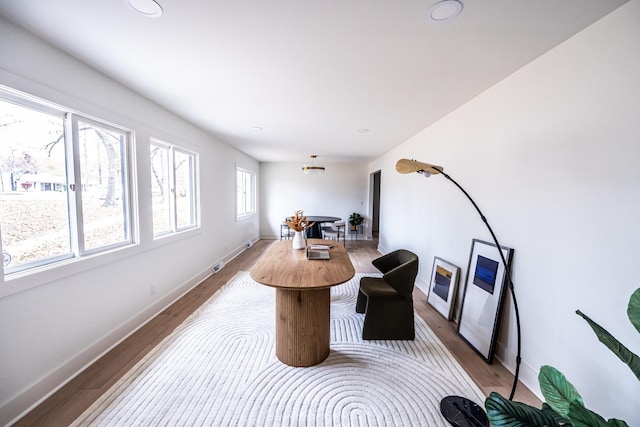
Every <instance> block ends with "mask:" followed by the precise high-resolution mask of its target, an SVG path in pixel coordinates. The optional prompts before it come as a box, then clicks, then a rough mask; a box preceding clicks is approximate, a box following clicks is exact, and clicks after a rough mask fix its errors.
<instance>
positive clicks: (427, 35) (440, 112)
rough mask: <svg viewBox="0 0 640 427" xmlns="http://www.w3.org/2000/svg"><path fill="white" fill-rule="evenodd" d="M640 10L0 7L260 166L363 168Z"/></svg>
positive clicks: (209, 0)
mask: <svg viewBox="0 0 640 427" xmlns="http://www.w3.org/2000/svg"><path fill="white" fill-rule="evenodd" d="M626 1H627V0H562V1H558V0H482V1H479V0H462V2H463V3H464V9H463V11H462V14H461V15H460V16H459V17H458V18H457V19H455V20H454V21H451V22H448V23H434V22H431V21H429V20H428V19H427V17H426V16H427V10H428V9H429V7H430V6H431V5H432V4H433V3H435V0H340V1H337V0H324V1H317V0H295V1H294V0H158V2H159V3H160V4H161V5H162V8H163V9H164V14H163V15H162V16H161V17H160V18H147V17H143V16H141V15H138V14H136V13H135V12H133V11H132V9H131V8H130V7H129V6H128V5H127V4H126V3H125V1H124V0H55V1H52V0H0V15H3V16H4V17H6V18H8V19H9V20H11V21H13V22H15V23H17V24H18V25H21V26H23V27H25V28H27V29H28V30H30V31H32V32H34V33H36V34H38V35H39V36H41V37H43V38H44V39H46V40H48V41H49V42H51V43H52V44H54V45H57V46H59V47H60V48H61V49H63V50H65V51H67V52H69V53H70V54H71V55H73V56H75V57H77V58H79V59H81V60H82V61H84V62H86V63H88V64H90V65H92V66H93V67H95V68H97V69H99V70H101V71H102V72H104V73H105V74H107V75H109V76H111V77H112V78H114V79H115V80H118V81H120V82H122V83H123V84H125V85H127V86H129V87H131V88H132V89H134V90H136V91H137V92H139V93H141V94H143V95H144V96H146V97H148V98H149V99H151V100H153V101H155V102H157V103H158V104H160V105H162V106H164V107H165V108H167V109H169V110H171V111H173V112H175V113H176V114H178V115H180V116H182V117H183V118H185V119H187V120H189V121H191V122H192V123H194V124H196V125H198V126H200V127H201V128H203V129H205V130H207V131H209V132H211V133H213V134H215V135H217V136H218V137H220V138H221V139H223V140H225V141H227V142H228V143H230V144H232V145H234V146H236V147H238V148H239V149H240V150H242V151H244V152H246V153H247V154H249V155H251V156H253V157H254V158H256V159H257V160H260V161H304V160H306V159H307V158H308V156H309V155H310V154H318V156H319V160H320V161H322V162H332V161H347V162H350V161H355V162H357V161H368V160H371V159H373V158H376V157H378V156H380V155H381V154H383V153H385V152H386V151H388V150H390V149H391V148H393V147H395V146H397V145H398V144H400V143H402V142H404V141H405V140H406V139H407V138H409V137H411V136H413V135H415V134H416V133H417V132H419V131H421V130H422V129H424V128H426V127H428V126H429V125H430V124H432V123H434V122H435V121H437V120H438V119H440V118H441V117H443V116H445V115H446V114H447V113H449V112H451V111H452V110H454V109H455V108H456V107H458V106H460V105H462V104H464V103H465V102H467V101H468V100H470V99H471V98H473V97H475V96H476V95H478V94H479V93H481V92H483V91H484V90H486V89H487V88H489V87H491V86H492V85H494V84H495V83H497V82H499V81H500V80H502V79H503V78H505V77H506V76H508V75H509V74H511V73H513V72H514V71H516V70H517V69H519V68H520V67H522V66H523V65H525V64H527V63H529V62H530V61H532V60H533V59H535V58H536V57H538V56H540V55H541V54H543V53H544V52H546V51H548V50H549V49H551V48H553V47H554V46H556V45H558V44H559V43H561V42H562V41H564V40H566V39H567V38H569V37H571V36H572V35H573V34H575V33H577V32H578V31H580V30H581V29H583V28H585V27H587V26H588V25H590V24H591V23H593V22H595V21H596V20H598V19H600V18H601V17H602V16H604V15H606V14H607V13H609V12H611V11H612V10H614V9H616V8H618V7H619V6H620V5H622V4H624V3H625V2H626ZM2 43H6V41H3V42H2ZM256 127H259V128H262V130H257V129H255V128H256ZM360 129H369V131H368V132H359V131H358V130H360Z"/></svg>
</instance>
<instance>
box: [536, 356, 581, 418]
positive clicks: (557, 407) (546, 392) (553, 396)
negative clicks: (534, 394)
mask: <svg viewBox="0 0 640 427" xmlns="http://www.w3.org/2000/svg"><path fill="white" fill-rule="evenodd" d="M538 382H539V383H540V390H541V391H542V395H543V396H544V399H545V400H546V402H547V404H548V405H549V406H550V407H551V408H552V409H553V410H554V411H555V412H557V413H558V414H560V415H562V416H565V417H566V416H567V414H568V413H569V404H570V403H571V402H573V401H578V402H580V403H581V404H584V403H583V401H582V396H580V393H578V390H576V388H575V387H574V386H573V384H571V383H570V382H569V380H567V378H566V377H565V376H564V375H563V374H562V372H560V371H558V370H557V369H556V368H554V367H553V366H548V365H545V366H542V367H541V368H540V373H539V374H538Z"/></svg>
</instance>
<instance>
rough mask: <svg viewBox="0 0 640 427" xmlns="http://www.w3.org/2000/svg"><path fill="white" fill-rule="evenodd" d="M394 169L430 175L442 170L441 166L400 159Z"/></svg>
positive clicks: (401, 171)
mask: <svg viewBox="0 0 640 427" xmlns="http://www.w3.org/2000/svg"><path fill="white" fill-rule="evenodd" d="M396 170H397V171H398V172H400V173H412V172H420V173H424V172H426V173H428V174H430V175H435V174H438V173H440V172H442V171H444V168H443V167H442V166H436V165H430V164H429V163H422V162H419V161H417V160H409V159H400V160H398V162H397V163H396Z"/></svg>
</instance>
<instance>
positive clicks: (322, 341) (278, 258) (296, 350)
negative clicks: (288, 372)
mask: <svg viewBox="0 0 640 427" xmlns="http://www.w3.org/2000/svg"><path fill="white" fill-rule="evenodd" d="M307 243H308V244H309V245H311V244H322V245H328V246H332V247H331V249H330V250H329V254H330V256H331V258H330V259H328V260H309V259H307V255H306V250H304V249H300V250H294V249H293V248H292V241H291V240H284V241H277V242H275V243H273V244H272V245H271V246H269V248H268V249H267V251H266V252H265V253H264V255H262V257H261V258H260V259H259V260H258V262H257V263H256V264H255V265H254V267H253V268H252V269H251V278H252V279H253V280H255V281H256V282H258V283H261V284H263V285H266V286H272V287H274V288H276V356H277V357H278V359H279V360H280V361H281V362H282V363H285V364H287V365H289V366H313V365H316V364H318V363H320V362H322V361H323V360H324V359H326V358H327V356H328V355H329V342H330V340H331V289H330V288H331V287H332V286H335V285H339V284H341V283H344V282H346V281H348V280H349V279H351V278H352V277H353V276H354V274H355V269H354V268H353V264H351V260H350V259H349V255H348V254H347V251H346V249H345V248H344V246H342V245H340V244H335V242H331V241H328V240H319V239H309V240H308V242H307Z"/></svg>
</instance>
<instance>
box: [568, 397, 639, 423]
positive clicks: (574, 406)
mask: <svg viewBox="0 0 640 427" xmlns="http://www.w3.org/2000/svg"><path fill="white" fill-rule="evenodd" d="M569 419H570V420H571V425H572V426H573V427H629V425H628V424H627V423H625V422H624V421H621V420H616V419H613V418H612V419H610V420H609V421H605V420H604V418H602V417H601V416H600V415H598V414H596V413H595V412H593V411H590V410H588V409H587V408H585V407H584V405H582V404H580V403H578V402H572V403H571V406H570V409H569Z"/></svg>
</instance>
